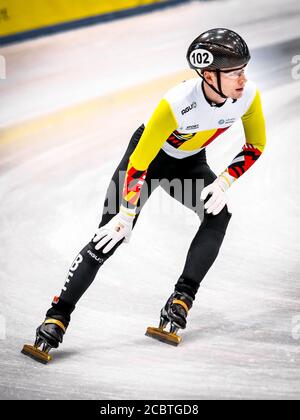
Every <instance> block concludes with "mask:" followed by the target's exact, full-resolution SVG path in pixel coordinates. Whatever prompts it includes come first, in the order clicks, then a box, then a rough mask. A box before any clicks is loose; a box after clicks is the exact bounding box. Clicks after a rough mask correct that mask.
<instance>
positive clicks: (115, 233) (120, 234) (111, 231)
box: [93, 206, 135, 254]
mask: <svg viewBox="0 0 300 420" xmlns="http://www.w3.org/2000/svg"><path fill="white" fill-rule="evenodd" d="M134 218H135V212H134V211H131V210H127V209H126V208H125V207H123V206H121V208H120V212H119V213H118V214H116V216H114V217H113V218H112V219H111V220H110V221H109V222H108V223H107V224H106V225H104V226H102V227H101V228H99V229H97V231H96V234H95V237H94V239H93V242H98V243H97V245H96V246H95V249H96V250H97V251H99V249H100V248H102V247H103V246H104V245H106V244H108V245H106V247H105V248H103V249H102V252H103V253H104V254H106V253H107V252H109V251H110V250H111V249H112V248H113V247H114V246H115V245H116V244H117V243H118V242H119V241H121V240H122V239H124V238H125V241H124V242H129V239H130V236H131V231H132V224H133V221H134Z"/></svg>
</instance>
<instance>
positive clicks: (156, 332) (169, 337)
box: [145, 327, 181, 346]
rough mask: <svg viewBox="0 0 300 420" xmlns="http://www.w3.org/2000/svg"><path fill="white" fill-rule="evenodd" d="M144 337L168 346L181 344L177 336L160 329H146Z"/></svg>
mask: <svg viewBox="0 0 300 420" xmlns="http://www.w3.org/2000/svg"><path fill="white" fill-rule="evenodd" d="M145 335H147V336H148V337H151V338H154V339H155V340H159V341H162V342H163V343H166V344H170V345H171V346H178V344H179V343H180V342H181V337H179V336H178V335H177V334H174V333H170V332H168V331H164V330H162V329H160V328H154V327H148V328H147V331H146V333H145Z"/></svg>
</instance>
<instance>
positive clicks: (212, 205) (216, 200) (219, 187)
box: [201, 177, 229, 216]
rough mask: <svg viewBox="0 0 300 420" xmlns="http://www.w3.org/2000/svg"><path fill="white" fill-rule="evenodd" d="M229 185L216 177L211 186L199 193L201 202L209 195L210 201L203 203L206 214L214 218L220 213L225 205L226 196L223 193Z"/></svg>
mask: <svg viewBox="0 0 300 420" xmlns="http://www.w3.org/2000/svg"><path fill="white" fill-rule="evenodd" d="M228 187H229V185H228V184H227V182H226V180H225V179H224V178H223V177H218V178H217V179H216V180H215V181H214V182H213V183H212V184H209V185H207V186H206V187H205V188H203V190H202V192H201V200H203V201H204V200H205V199H206V198H207V196H208V195H209V194H211V197H210V199H209V200H208V201H207V203H205V205H204V208H205V209H206V213H208V214H210V213H212V214H213V215H214V216H216V215H217V214H219V213H220V211H221V210H222V209H223V208H224V207H225V205H226V204H227V196H226V193H225V191H226V190H227V189H228Z"/></svg>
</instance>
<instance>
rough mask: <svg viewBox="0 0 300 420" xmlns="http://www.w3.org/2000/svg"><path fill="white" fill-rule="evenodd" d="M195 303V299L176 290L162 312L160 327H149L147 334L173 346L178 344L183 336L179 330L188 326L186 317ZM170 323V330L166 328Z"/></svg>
mask: <svg viewBox="0 0 300 420" xmlns="http://www.w3.org/2000/svg"><path fill="white" fill-rule="evenodd" d="M192 305H193V300H192V298H191V297H190V296H188V295H187V294H186V293H184V292H182V293H181V292H174V293H172V295H171V296H170V297H169V299H168V301H167V303H166V305H165V306H164V307H163V308H162V310H161V312H160V322H159V327H158V328H155V327H148V328H147V331H146V335H147V336H148V337H152V338H154V339H156V340H159V341H162V342H164V343H167V344H171V345H172V346H178V344H179V343H180V342H181V337H180V336H179V335H177V332H178V330H179V329H180V328H181V329H184V328H185V327H186V317H187V314H188V311H189V310H190V309H191V307H192ZM169 323H170V329H169V331H167V330H165V328H166V327H167V325H168V324H169Z"/></svg>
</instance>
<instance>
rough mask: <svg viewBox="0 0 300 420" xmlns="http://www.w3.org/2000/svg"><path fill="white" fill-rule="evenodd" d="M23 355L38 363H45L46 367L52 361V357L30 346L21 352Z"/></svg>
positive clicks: (26, 345) (26, 346)
mask: <svg viewBox="0 0 300 420" xmlns="http://www.w3.org/2000/svg"><path fill="white" fill-rule="evenodd" d="M21 353H23V354H25V356H29V357H31V358H32V359H34V360H36V361H37V362H40V363H43V364H44V365H46V364H47V363H48V362H50V361H51V360H52V356H50V354H48V353H45V352H44V351H42V350H39V349H38V348H37V347H34V346H30V345H28V344H25V346H24V347H23V349H22V350H21Z"/></svg>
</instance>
